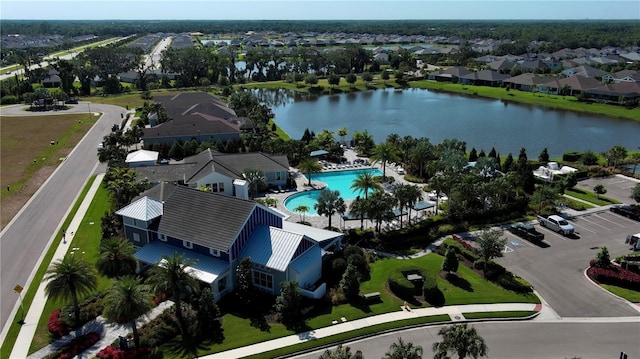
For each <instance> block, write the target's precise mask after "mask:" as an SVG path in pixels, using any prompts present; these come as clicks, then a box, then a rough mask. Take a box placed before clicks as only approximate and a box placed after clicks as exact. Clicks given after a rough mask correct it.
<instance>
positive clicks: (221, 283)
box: [218, 277, 227, 293]
mask: <svg viewBox="0 0 640 359" xmlns="http://www.w3.org/2000/svg"><path fill="white" fill-rule="evenodd" d="M225 289H227V277H222V278H220V279H218V293H222V292H224V290H225Z"/></svg>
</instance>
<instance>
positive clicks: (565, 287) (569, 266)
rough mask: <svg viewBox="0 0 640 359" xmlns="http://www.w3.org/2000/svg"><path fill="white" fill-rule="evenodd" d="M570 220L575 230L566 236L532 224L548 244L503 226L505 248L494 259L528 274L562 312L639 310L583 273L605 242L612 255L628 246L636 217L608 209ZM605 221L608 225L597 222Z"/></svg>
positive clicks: (574, 314) (600, 313)
mask: <svg viewBox="0 0 640 359" xmlns="http://www.w3.org/2000/svg"><path fill="white" fill-rule="evenodd" d="M570 223H572V224H573V225H574V227H575V228H576V230H577V231H578V233H579V236H575V237H573V238H567V237H564V236H560V235H559V234H557V233H555V232H553V231H551V230H548V229H545V228H540V226H536V228H537V229H538V231H539V232H541V233H544V235H545V243H546V245H548V247H545V246H536V245H532V244H530V243H529V242H528V241H525V240H523V239H520V238H518V237H516V236H514V235H513V234H511V233H506V232H505V236H506V237H507V247H508V248H509V249H508V252H507V253H505V254H504V257H503V258H500V259H499V260H498V262H499V263H501V264H502V265H504V266H505V267H506V268H507V269H509V270H510V271H512V272H514V273H515V274H517V275H519V276H520V277H522V278H525V279H526V280H528V281H529V282H530V283H531V284H532V285H533V287H534V288H535V290H536V291H537V292H538V293H539V294H540V296H542V298H544V299H545V300H546V301H547V303H549V305H550V306H551V307H552V308H553V309H554V310H555V311H556V313H557V314H558V315H559V316H561V317H626V316H638V315H639V313H638V312H637V311H636V310H635V309H633V308H632V307H631V306H630V305H629V303H628V302H627V301H625V300H623V299H620V298H618V297H615V296H613V295H611V294H610V293H609V292H607V291H604V290H603V289H601V288H600V287H598V286H596V285H594V284H593V283H591V281H589V279H588V278H587V277H586V276H585V275H584V271H585V269H586V268H587V267H588V266H589V261H590V260H591V259H594V258H595V257H596V254H597V253H598V251H599V250H600V248H601V247H603V246H606V247H607V249H608V250H609V253H610V256H611V258H612V259H613V258H615V257H616V256H618V255H621V254H624V253H628V252H629V246H628V245H625V244H624V238H625V236H626V233H627V232H628V231H630V230H631V228H633V226H634V223H632V221H630V220H628V219H627V218H624V217H621V216H618V215H616V214H613V213H610V212H609V211H602V212H599V213H595V214H591V215H588V216H584V217H577V218H576V219H574V220H573V221H570ZM605 225H606V226H608V227H598V226H605ZM621 226H624V227H621ZM625 228H629V229H625ZM589 231H593V232H595V233H592V232H589Z"/></svg>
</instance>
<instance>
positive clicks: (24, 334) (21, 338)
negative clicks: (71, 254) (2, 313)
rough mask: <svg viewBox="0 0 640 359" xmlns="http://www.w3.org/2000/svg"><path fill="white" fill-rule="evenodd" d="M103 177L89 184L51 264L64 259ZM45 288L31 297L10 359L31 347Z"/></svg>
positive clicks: (43, 301)
mask: <svg viewBox="0 0 640 359" xmlns="http://www.w3.org/2000/svg"><path fill="white" fill-rule="evenodd" d="M103 177H104V174H99V175H97V176H96V178H95V180H94V181H93V183H92V184H91V187H90V188H89V191H88V192H87V194H86V196H85V197H84V199H83V200H82V203H81V204H80V206H79V207H78V211H77V212H76V214H75V216H74V217H73V219H72V220H71V223H69V228H66V233H67V234H66V238H65V240H62V241H60V244H59V245H58V248H57V250H56V252H55V253H54V255H53V258H52V259H51V261H52V262H55V261H57V260H59V259H62V258H64V256H65V254H66V253H67V251H68V250H69V248H70V247H71V242H72V241H73V236H74V234H75V233H76V231H77V230H78V228H79V227H80V223H81V222H82V219H83V218H84V215H85V213H86V212H87V209H88V208H89V205H90V204H91V201H93V197H94V195H95V194H96V192H97V191H98V188H99V187H100V185H101V184H102V178H103ZM45 286H46V283H44V282H42V283H40V286H39V287H38V291H37V292H36V295H35V296H34V297H33V302H32V303H31V306H30V307H29V311H28V312H27V313H26V316H25V318H24V322H25V324H23V325H22V328H20V333H19V334H18V337H17V338H16V342H15V345H14V346H13V350H12V351H11V355H10V358H26V357H27V354H28V352H29V347H30V346H31V342H32V340H33V337H34V335H35V333H36V328H37V326H38V321H39V320H40V316H42V315H43V314H45V315H46V313H42V312H43V310H44V306H45V304H46V302H47V297H46V295H45V292H44V288H45Z"/></svg>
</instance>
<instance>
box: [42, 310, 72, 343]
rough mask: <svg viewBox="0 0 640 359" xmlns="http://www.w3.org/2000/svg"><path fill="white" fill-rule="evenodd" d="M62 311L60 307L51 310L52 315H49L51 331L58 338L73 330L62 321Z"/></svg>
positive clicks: (48, 324) (48, 325)
mask: <svg viewBox="0 0 640 359" xmlns="http://www.w3.org/2000/svg"><path fill="white" fill-rule="evenodd" d="M60 312H61V309H59V308H58V309H56V310H54V311H53V312H51V315H50V316H49V322H48V323H47V328H48V329H49V333H51V334H52V335H53V336H54V337H56V338H60V337H63V336H65V335H67V334H69V331H70V330H71V329H70V328H69V327H68V326H66V325H65V324H64V323H62V321H60Z"/></svg>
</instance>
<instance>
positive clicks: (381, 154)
mask: <svg viewBox="0 0 640 359" xmlns="http://www.w3.org/2000/svg"><path fill="white" fill-rule="evenodd" d="M371 160H372V161H373V163H377V162H380V163H382V177H386V176H387V163H388V162H399V161H400V156H399V155H398V149H397V148H396V146H395V145H394V144H392V143H387V142H384V143H381V144H379V145H377V146H376V147H375V148H374V149H373V154H372V155H371Z"/></svg>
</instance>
